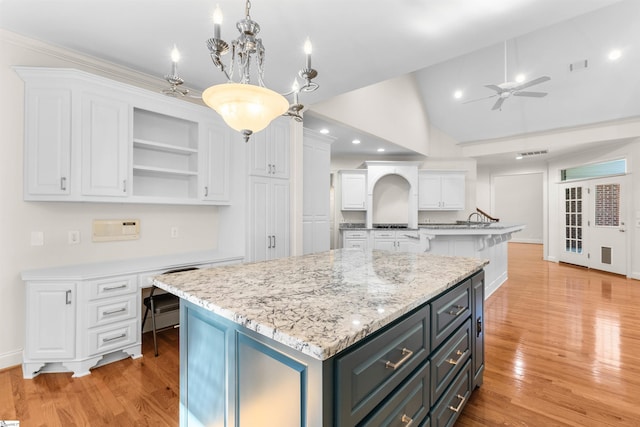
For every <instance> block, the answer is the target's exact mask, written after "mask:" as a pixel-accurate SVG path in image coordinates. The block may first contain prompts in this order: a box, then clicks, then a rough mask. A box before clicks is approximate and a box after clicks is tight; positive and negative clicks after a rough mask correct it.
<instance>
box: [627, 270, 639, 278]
mask: <svg viewBox="0 0 640 427" xmlns="http://www.w3.org/2000/svg"><path fill="white" fill-rule="evenodd" d="M629 278H630V279H635V280H640V271H632V272H631V276H629Z"/></svg>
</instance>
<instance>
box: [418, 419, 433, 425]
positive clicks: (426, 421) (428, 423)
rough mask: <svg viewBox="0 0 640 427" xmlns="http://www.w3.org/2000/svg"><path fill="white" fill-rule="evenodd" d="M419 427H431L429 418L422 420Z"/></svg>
mask: <svg viewBox="0 0 640 427" xmlns="http://www.w3.org/2000/svg"><path fill="white" fill-rule="evenodd" d="M420 427H431V418H427V419H426V420H424V422H423V423H422V424H420Z"/></svg>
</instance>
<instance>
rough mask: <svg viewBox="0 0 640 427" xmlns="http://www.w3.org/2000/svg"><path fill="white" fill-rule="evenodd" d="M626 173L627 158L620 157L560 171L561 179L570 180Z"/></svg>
mask: <svg viewBox="0 0 640 427" xmlns="http://www.w3.org/2000/svg"><path fill="white" fill-rule="evenodd" d="M624 173H627V160H626V159H619V160H612V161H609V162H601V163H593V164H590V165H582V166H577V167H575V168H568V169H562V170H561V171H560V180H561V181H569V180H572V179H585V178H597V177H600V176H609V175H620V174H624Z"/></svg>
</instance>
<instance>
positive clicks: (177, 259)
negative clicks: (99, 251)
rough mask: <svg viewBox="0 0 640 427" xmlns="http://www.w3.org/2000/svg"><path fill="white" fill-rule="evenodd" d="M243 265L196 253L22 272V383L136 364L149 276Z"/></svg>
mask: <svg viewBox="0 0 640 427" xmlns="http://www.w3.org/2000/svg"><path fill="white" fill-rule="evenodd" d="M242 260H243V257H242V256H239V255H235V254H228V253H221V252H218V251H201V252H191V253H181V254H171V255H163V256H157V257H149V258H133V259H127V260H119V261H109V262H101V263H93V264H82V265H69V266H61V267H52V268H43V269H38V270H29V271H24V272H23V273H22V280H24V282H25V284H26V305H25V311H26V330H25V348H24V353H23V364H22V371H23V376H24V377H25V378H33V377H34V376H36V375H38V374H40V373H42V372H68V371H72V372H73V376H74V377H79V376H83V375H87V374H89V373H90V372H89V370H90V369H91V368H93V367H96V366H100V365H103V364H105V363H109V362H112V361H116V360H120V359H123V358H125V357H129V356H131V357H133V358H137V357H141V356H142V352H141V345H142V333H141V331H140V322H141V313H142V303H141V301H142V300H141V289H143V288H147V287H150V286H152V285H151V282H150V281H149V278H150V277H152V276H154V275H158V274H161V273H163V272H166V271H168V270H173V269H176V268H181V267H191V266H193V267H200V268H202V267H212V266H215V265H225V264H233V263H239V262H242ZM143 292H144V291H143Z"/></svg>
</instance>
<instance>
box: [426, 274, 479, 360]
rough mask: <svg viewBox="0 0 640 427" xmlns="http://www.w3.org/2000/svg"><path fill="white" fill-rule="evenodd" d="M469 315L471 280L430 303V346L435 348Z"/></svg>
mask: <svg viewBox="0 0 640 427" xmlns="http://www.w3.org/2000/svg"><path fill="white" fill-rule="evenodd" d="M470 315H471V280H466V281H465V282H464V283H463V284H461V285H459V286H457V287H456V288H455V289H453V290H451V291H449V292H448V293H447V294H445V295H443V296H441V297H440V298H438V299H436V300H435V301H433V302H432V303H431V348H433V349H436V348H437V347H438V346H439V345H440V344H442V343H443V342H444V340H446V339H447V337H448V336H449V335H451V334H452V333H453V332H454V331H455V330H456V329H458V326H460V325H462V324H463V323H464V321H465V320H467V318H468V317H469V316H470Z"/></svg>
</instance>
